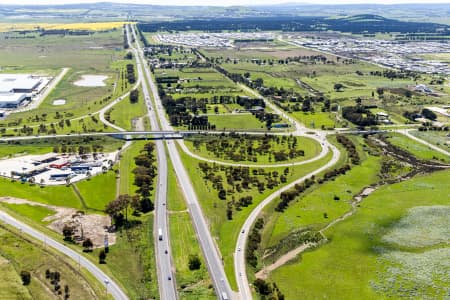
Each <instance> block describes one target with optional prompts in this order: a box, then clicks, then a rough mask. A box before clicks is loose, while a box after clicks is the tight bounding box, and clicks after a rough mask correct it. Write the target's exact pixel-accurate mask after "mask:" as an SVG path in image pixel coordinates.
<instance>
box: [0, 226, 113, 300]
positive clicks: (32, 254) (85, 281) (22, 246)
mask: <svg viewBox="0 0 450 300" xmlns="http://www.w3.org/2000/svg"><path fill="white" fill-rule="evenodd" d="M0 241H1V245H2V246H1V247H0V269H1V272H0V274H1V275H0V278H2V279H3V280H2V281H1V284H0V285H1V287H2V289H1V290H0V297H1V298H2V299H53V297H55V298H56V295H54V294H53V286H52V285H51V284H50V280H48V279H46V278H45V271H46V270H47V269H49V270H51V271H58V272H60V274H61V281H60V285H61V287H62V290H63V293H64V286H65V285H68V286H69V291H70V297H71V298H75V299H76V298H78V299H88V298H97V299H106V297H105V294H104V290H103V284H102V283H100V282H98V281H96V280H94V279H92V278H91V275H90V274H88V273H85V270H82V271H81V272H79V271H78V268H77V267H76V266H75V262H73V261H71V260H70V259H68V258H67V257H65V256H62V255H61V254H59V253H57V252H56V251H53V250H52V249H51V248H48V247H46V248H42V243H40V242H36V241H34V240H32V239H30V238H29V237H26V238H24V237H23V236H21V235H20V234H19V233H17V232H16V231H15V230H13V231H10V229H9V227H4V226H1V228H0ZM23 270H26V271H29V272H30V273H31V283H30V285H28V286H23V285H22V282H21V280H20V277H19V274H20V272H21V271H23Z"/></svg>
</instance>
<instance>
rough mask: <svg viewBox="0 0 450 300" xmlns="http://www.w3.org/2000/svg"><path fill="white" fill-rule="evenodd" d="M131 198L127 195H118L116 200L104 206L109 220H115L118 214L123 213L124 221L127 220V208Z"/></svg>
mask: <svg viewBox="0 0 450 300" xmlns="http://www.w3.org/2000/svg"><path fill="white" fill-rule="evenodd" d="M130 200H131V197H130V195H128V194H125V195H119V197H117V199H115V200H113V201H111V202H109V203H108V204H107V205H106V208H105V212H106V213H107V214H108V215H110V216H111V218H113V219H116V218H117V217H118V216H119V214H121V213H122V212H123V211H125V220H126V221H127V220H128V206H129V205H130Z"/></svg>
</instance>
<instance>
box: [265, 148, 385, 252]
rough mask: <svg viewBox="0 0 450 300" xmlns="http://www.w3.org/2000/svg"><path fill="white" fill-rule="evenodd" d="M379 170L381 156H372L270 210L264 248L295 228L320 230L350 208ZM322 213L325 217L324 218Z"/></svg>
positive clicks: (374, 180)
mask: <svg viewBox="0 0 450 300" xmlns="http://www.w3.org/2000/svg"><path fill="white" fill-rule="evenodd" d="M379 169H380V158H378V157H373V156H371V157H369V158H367V160H365V161H364V162H363V163H361V165H359V166H355V167H353V169H352V170H350V171H349V172H348V173H347V174H345V175H342V176H339V177H338V178H336V179H335V180H333V181H331V182H327V183H324V184H322V185H321V186H320V187H318V188H317V189H315V190H314V191H312V192H310V193H308V194H307V195H306V196H304V197H301V198H300V199H297V200H296V201H293V202H292V204H291V205H290V206H289V208H288V209H287V210H286V211H284V212H283V213H276V212H271V213H272V217H271V221H270V223H271V224H267V225H266V226H265V229H266V230H267V234H268V236H267V237H266V238H265V239H266V241H265V243H267V247H271V246H274V245H276V244H277V243H279V242H280V240H281V239H282V238H283V237H286V236H287V235H289V233H291V232H292V231H294V230H299V229H304V228H311V229H315V230H318V229H321V228H323V227H325V226H326V224H327V223H329V222H330V220H334V219H337V218H338V217H339V216H341V215H343V214H344V213H345V212H347V211H349V210H350V209H351V205H350V202H351V201H352V198H353V195H355V194H357V193H358V192H360V191H361V190H362V189H363V188H364V187H366V186H368V185H370V184H373V183H376V182H377V181H378V180H379V178H378V176H377V174H378V172H379ZM335 196H337V197H339V200H334V197H335ZM324 213H326V214H327V216H328V218H324V216H323V214H324Z"/></svg>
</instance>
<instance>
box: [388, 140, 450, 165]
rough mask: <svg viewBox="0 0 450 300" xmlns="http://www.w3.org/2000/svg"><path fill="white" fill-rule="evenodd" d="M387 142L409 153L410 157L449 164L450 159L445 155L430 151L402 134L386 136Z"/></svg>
mask: <svg viewBox="0 0 450 300" xmlns="http://www.w3.org/2000/svg"><path fill="white" fill-rule="evenodd" d="M388 141H389V142H390V143H392V144H393V145H395V146H397V147H400V148H402V149H404V150H406V151H408V152H410V153H411V154H412V155H414V156H416V157H417V158H419V159H424V160H440V161H443V162H450V157H448V156H447V155H445V154H443V153H440V152H437V151H435V150H433V149H430V148H429V147H428V146H426V145H424V144H421V143H419V142H416V141H413V140H411V139H410V138H408V137H407V136H404V135H402V134H394V133H391V134H389V135H388Z"/></svg>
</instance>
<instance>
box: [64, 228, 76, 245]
mask: <svg viewBox="0 0 450 300" xmlns="http://www.w3.org/2000/svg"><path fill="white" fill-rule="evenodd" d="M73 229H74V228H73V227H72V226H70V225H68V224H65V225H64V227H63V230H62V233H63V236H64V240H65V241H66V242H71V241H72V236H73Z"/></svg>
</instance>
